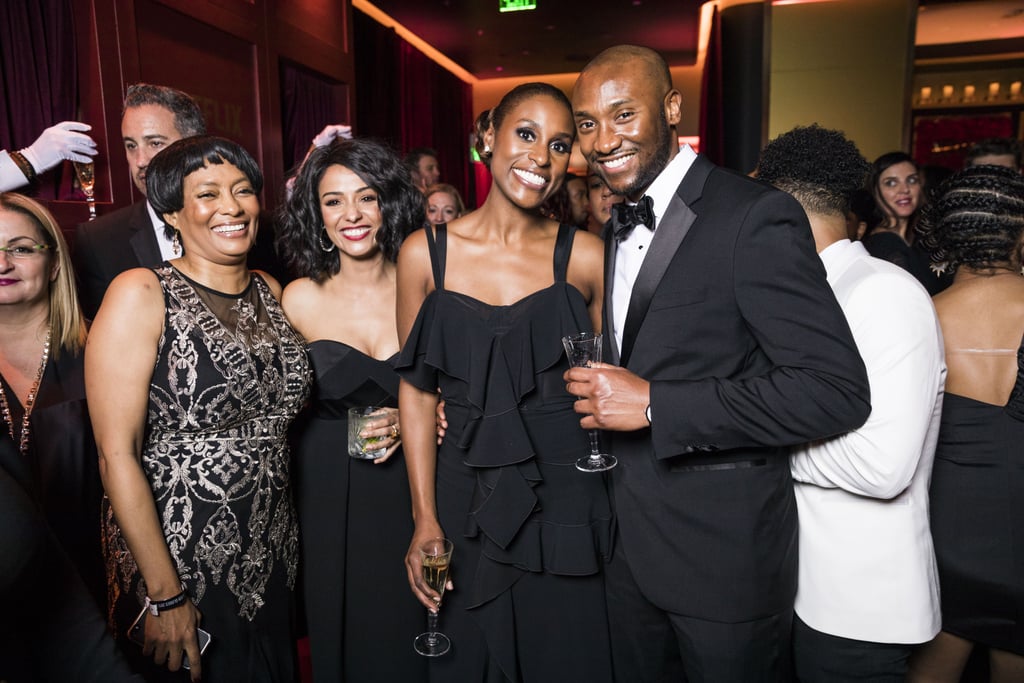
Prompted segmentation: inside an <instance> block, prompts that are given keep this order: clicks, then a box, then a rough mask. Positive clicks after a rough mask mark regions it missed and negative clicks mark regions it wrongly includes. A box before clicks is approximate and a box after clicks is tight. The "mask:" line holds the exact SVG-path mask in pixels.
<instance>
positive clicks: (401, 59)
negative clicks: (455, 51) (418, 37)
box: [353, 10, 473, 203]
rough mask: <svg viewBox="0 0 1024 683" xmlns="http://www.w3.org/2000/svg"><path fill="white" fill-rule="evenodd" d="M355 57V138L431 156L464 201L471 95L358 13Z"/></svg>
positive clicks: (454, 79) (445, 72) (446, 73)
mask: <svg viewBox="0 0 1024 683" xmlns="http://www.w3.org/2000/svg"><path fill="white" fill-rule="evenodd" d="M353 14H354V17H353V19H354V21H353V27H354V29H355V56H356V60H355V61H356V93H355V99H356V129H355V133H356V134H357V135H361V136H368V137H376V138H380V139H383V140H386V141H388V142H389V143H391V145H392V146H393V147H395V149H396V150H398V152H399V153H401V154H404V153H406V152H408V151H409V150H411V149H415V148H417V147H430V148H432V149H435V150H437V156H438V162H439V163H440V166H441V180H442V181H444V182H446V183H450V184H452V185H454V186H455V187H456V188H458V190H459V192H460V193H462V197H463V199H464V200H468V201H469V202H470V203H472V199H471V197H470V195H469V188H470V164H469V149H470V144H469V139H470V133H471V132H472V130H473V91H472V88H471V87H470V85H469V84H468V83H465V82H463V81H462V79H460V78H458V77H457V76H455V75H453V74H452V73H451V72H449V71H448V70H446V69H444V68H443V67H441V66H439V65H438V64H437V63H436V62H434V61H433V60H432V59H430V58H428V57H427V56H426V55H424V54H423V53H422V52H420V51H419V50H417V49H416V48H414V47H413V46H412V45H410V44H409V43H407V42H406V41H404V40H402V39H401V38H400V37H399V36H398V35H397V34H396V33H395V32H394V30H393V29H388V28H384V27H383V26H381V25H380V24H379V23H377V22H376V21H374V20H373V19H371V18H370V17H368V16H367V15H366V14H364V13H363V12H360V11H358V10H357V11H355V12H353Z"/></svg>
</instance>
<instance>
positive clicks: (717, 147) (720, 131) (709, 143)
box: [700, 7, 725, 166]
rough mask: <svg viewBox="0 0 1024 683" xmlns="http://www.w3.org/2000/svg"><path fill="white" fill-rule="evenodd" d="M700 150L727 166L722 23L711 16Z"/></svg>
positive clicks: (701, 105) (705, 61) (705, 66)
mask: <svg viewBox="0 0 1024 683" xmlns="http://www.w3.org/2000/svg"><path fill="white" fill-rule="evenodd" d="M700 151H701V152H702V153H704V154H705V155H706V156H707V157H708V158H709V159H710V160H711V161H713V162H714V163H716V164H718V165H720V166H721V165H724V164H725V124H724V121H723V111H722V20H721V17H720V16H719V14H718V8H717V7H715V8H714V10H713V14H712V15H711V32H710V36H709V38H708V50H707V54H706V55H705V57H704V73H703V74H702V77H701V84H700Z"/></svg>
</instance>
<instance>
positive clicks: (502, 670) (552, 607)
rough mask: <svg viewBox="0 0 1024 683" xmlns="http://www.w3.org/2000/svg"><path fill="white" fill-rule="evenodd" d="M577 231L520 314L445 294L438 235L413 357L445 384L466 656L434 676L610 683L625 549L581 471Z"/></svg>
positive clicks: (458, 651) (406, 358) (451, 613)
mask: <svg viewBox="0 0 1024 683" xmlns="http://www.w3.org/2000/svg"><path fill="white" fill-rule="evenodd" d="M575 232H576V228H575V227H570V226H567V225H563V226H561V228H560V229H559V233H558V239H557V245H556V247H555V251H554V258H553V261H554V268H553V270H554V283H553V284H551V285H550V286H548V287H545V288H544V289H541V290H539V291H537V292H534V293H533V294H530V295H529V296H526V297H524V298H522V299H520V300H519V301H517V302H515V303H513V304H510V305H507V306H492V305H490V304H486V303H484V302H482V301H479V300H477V299H474V298H473V297H472V296H470V295H469V294H464V293H460V292H455V291H451V290H448V289H445V287H444V273H445V257H446V235H447V232H446V227H445V226H444V225H440V226H438V227H437V238H436V243H435V242H434V238H433V236H432V234H433V233H432V231H431V230H430V229H429V228H428V229H427V238H428V245H429V247H430V257H431V265H432V266H433V273H434V286H435V288H436V289H435V290H434V291H433V292H431V293H430V294H428V295H427V298H426V299H425V300H424V302H423V305H422V307H421V308H420V312H419V315H418V317H417V318H416V321H415V323H414V325H413V328H412V331H411V332H410V334H409V338H408V340H407V341H406V344H405V346H404V348H403V349H402V353H401V355H400V358H399V362H398V372H399V374H400V375H401V376H402V378H403V379H404V380H406V381H407V382H409V383H410V384H412V385H413V386H416V387H417V388H419V389H421V390H423V391H430V392H433V391H435V390H436V389H437V388H438V387H440V390H441V398H443V399H444V401H445V411H446V414H447V419H448V430H447V433H446V435H445V438H444V442H443V443H442V445H441V446H440V448H439V450H438V454H437V478H436V492H437V500H436V504H437V512H438V516H439V521H440V523H441V528H442V529H443V530H444V533H445V534H446V535H447V536H448V537H449V538H450V539H452V541H453V542H454V544H455V550H454V553H453V555H452V565H451V566H452V569H451V571H452V577H453V580H454V582H455V586H456V588H455V590H453V591H451V592H449V593H447V594H445V596H444V602H443V605H442V607H441V611H440V626H441V630H442V631H443V632H444V633H446V634H448V635H449V636H450V637H451V640H452V651H451V652H450V653H449V654H447V655H445V656H443V657H437V658H435V659H432V660H431V661H430V680H431V681H436V682H438V683H441V682H444V683H448V682H453V681H473V682H482V681H487V682H491V681H513V682H515V683H519V682H520V681H523V682H525V683H533V682H541V683H547V682H549V681H588V682H595V681H610V680H611V664H610V661H609V655H610V648H609V645H608V627H607V613H606V609H605V600H604V583H603V577H602V565H603V563H604V560H605V558H606V557H607V556H608V554H609V550H610V545H611V514H610V508H609V501H608V494H607V490H606V487H605V478H604V477H603V476H602V475H600V474H588V473H583V472H579V471H578V470H576V467H575V462H576V460H577V459H578V458H580V457H581V456H583V455H586V454H587V453H588V452H589V446H588V439H587V434H586V432H585V431H584V430H583V429H580V426H579V417H578V416H577V415H576V413H575V412H574V411H573V401H574V398H573V397H572V396H570V395H569V394H568V393H566V391H565V382H564V381H563V380H562V375H563V373H564V372H565V371H566V370H567V369H568V361H567V360H566V357H565V352H564V350H563V347H562V343H561V338H562V337H563V336H565V335H568V334H575V333H577V332H583V331H587V330H590V329H591V327H592V324H591V322H590V317H589V314H588V311H587V305H586V302H585V300H584V298H583V296H582V294H580V292H579V290H577V289H576V288H575V287H573V286H572V285H571V284H569V283H568V282H566V279H565V276H566V269H567V266H568V263H569V254H570V251H571V249H572V242H573V237H574V235H575Z"/></svg>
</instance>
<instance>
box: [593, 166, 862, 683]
mask: <svg viewBox="0 0 1024 683" xmlns="http://www.w3.org/2000/svg"><path fill="white" fill-rule="evenodd" d="M684 151H685V152H687V153H689V154H692V152H690V151H689V150H684ZM681 154H682V152H681ZM674 161H675V160H674ZM669 168H673V167H672V166H669ZM677 168H678V167H677ZM671 172H672V173H680V171H679V170H674V171H671ZM663 173H664V171H663ZM655 182H656V183H657V181H655ZM673 182H674V181H673ZM644 229H646V228H637V230H644ZM617 251H618V247H617V244H616V241H615V237H614V235H609V236H608V247H607V252H606V268H605V286H606V292H605V297H604V301H605V316H604V329H605V330H606V332H607V333H606V334H605V340H606V349H605V357H606V358H607V359H608V362H610V363H613V364H617V365H621V366H623V367H625V368H627V369H629V370H630V371H631V372H633V373H635V374H636V375H638V376H639V377H641V378H643V379H646V380H648V381H649V382H650V383H651V384H650V401H651V406H650V408H651V418H652V425H651V427H650V428H649V429H641V430H637V431H633V432H606V436H607V437H608V438H609V439H610V446H611V452H612V454H613V455H615V456H616V457H618V460H619V464H618V466H617V467H616V468H614V469H613V470H611V474H612V484H613V485H612V490H613V494H614V504H615V511H616V516H617V521H618V541H617V543H616V550H615V557H614V558H613V560H612V563H611V566H610V567H609V570H608V574H607V584H608V599H609V603H608V608H609V618H610V619H611V625H612V646H613V651H614V653H613V659H614V661H615V669H616V676H617V678H618V680H622V681H631V682H637V683H639V682H643V681H660V680H690V681H744V682H745V683H749V682H752V681H775V680H781V679H782V678H781V677H782V676H785V675H787V673H786V672H787V671H788V666H789V662H788V650H789V645H788V634H789V629H790V624H791V620H792V609H793V599H794V596H795V592H796V562H797V510H796V502H795V499H794V493H793V483H792V479H791V477H790V469H789V461H788V457H787V456H788V450H787V446H790V445H794V444H799V443H805V442H808V441H811V440H814V439H817V438H821V437H825V436H830V435H834V434H837V433H841V432H845V431H848V430H850V429H853V428H856V427H859V426H860V425H861V424H862V423H863V422H864V420H865V419H866V418H867V415H868V412H869V403H868V394H869V390H868V383H867V376H866V372H865V370H864V365H863V362H862V360H861V358H860V356H859V354H858V352H857V348H856V345H855V343H854V341H853V338H852V335H851V333H850V330H849V327H848V325H847V323H846V319H845V317H844V315H843V312H842V310H841V309H840V308H839V305H838V303H837V302H836V300H835V298H834V296H833V294H832V291H831V289H830V288H829V286H828V284H827V282H826V277H825V270H824V268H823V266H822V264H821V261H820V260H819V259H818V256H817V254H816V253H815V248H814V242H813V239H812V237H811V232H810V227H809V225H808V223H807V218H806V216H805V214H804V212H803V210H802V209H801V207H800V205H799V204H797V203H796V201H795V200H794V199H793V198H792V197H791V196H789V195H787V194H785V193H782V192H779V191H777V190H775V189H773V188H770V187H768V186H767V185H765V184H763V183H760V182H757V181H754V180H751V179H749V178H746V177H744V176H741V175H739V174H736V173H733V172H730V171H726V170H723V169H721V168H718V167H716V166H714V165H713V164H712V163H711V162H710V161H708V160H707V159H706V158H705V157H702V156H697V157H696V158H695V160H694V161H693V163H692V165H691V166H690V167H689V169H688V170H686V172H685V175H684V176H683V177H682V181H681V182H680V183H679V185H678V187H677V188H676V190H675V192H674V194H673V196H672V197H671V201H670V202H669V203H668V206H667V209H666V210H665V211H664V215H663V216H660V217H659V219H658V220H657V225H656V231H655V232H654V235H653V240H652V242H651V244H650V249H649V250H648V253H647V254H646V256H645V258H644V261H643V264H642V266H641V268H640V270H639V273H638V276H637V278H636V281H635V284H634V286H633V287H632V290H631V295H630V298H629V306H628V313H627V315H626V317H625V326H624V328H623V330H622V343H621V349H620V348H619V347H618V344H617V343H616V340H615V336H614V335H613V334H611V331H612V330H613V325H614V314H613V310H612V309H613V306H614V300H613V284H614V282H615V279H614V273H615V260H616V256H617ZM678 653H681V655H682V658H681V660H680V657H679V654H678ZM684 672H685V674H684ZM684 676H685V678H684ZM663 677H664V678H663Z"/></svg>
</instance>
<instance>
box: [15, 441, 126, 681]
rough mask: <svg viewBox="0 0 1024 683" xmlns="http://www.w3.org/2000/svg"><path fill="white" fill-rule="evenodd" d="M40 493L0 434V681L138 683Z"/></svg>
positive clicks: (29, 468) (27, 464) (28, 470)
mask: <svg viewBox="0 0 1024 683" xmlns="http://www.w3.org/2000/svg"><path fill="white" fill-rule="evenodd" d="M38 488H39V487H38V482H37V481H36V478H35V476H34V475H33V472H32V466H31V463H30V462H28V461H26V460H25V459H24V458H23V457H22V456H21V454H20V453H18V450H17V447H16V446H15V444H14V442H13V441H11V439H10V437H9V436H8V435H7V432H6V430H3V431H0V519H2V520H3V523H2V524H0V680H4V681H8V682H9V683H40V682H50V681H52V682H53V683H64V682H65V681H78V682H80V683H86V682H95V683H115V682H120V681H136V680H140V679H138V678H136V677H135V676H133V675H132V674H131V671H130V670H129V669H128V666H127V665H126V664H125V662H124V660H122V659H121V658H120V657H119V655H118V653H117V650H116V648H115V647H114V642H113V640H112V639H111V638H110V636H109V634H108V633H107V630H106V624H105V623H104V620H103V616H102V614H101V612H100V610H99V608H98V607H97V606H96V603H95V601H94V600H92V599H91V598H90V596H89V592H88V590H87V589H86V587H85V584H83V583H82V579H81V577H80V576H79V574H78V571H77V570H76V568H75V567H74V565H73V564H72V562H71V560H70V559H69V558H68V556H67V554H66V553H65V552H64V549H63V548H62V547H61V546H62V542H60V541H58V540H57V538H56V537H55V536H54V534H53V532H52V530H51V529H50V527H49V525H48V524H47V521H46V518H47V517H48V515H47V514H45V513H44V512H43V511H42V510H41V509H40V506H39V501H38V498H37V492H38ZM95 521H97V523H98V519H96V520H95ZM93 535H94V536H95V532H94V534H93Z"/></svg>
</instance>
